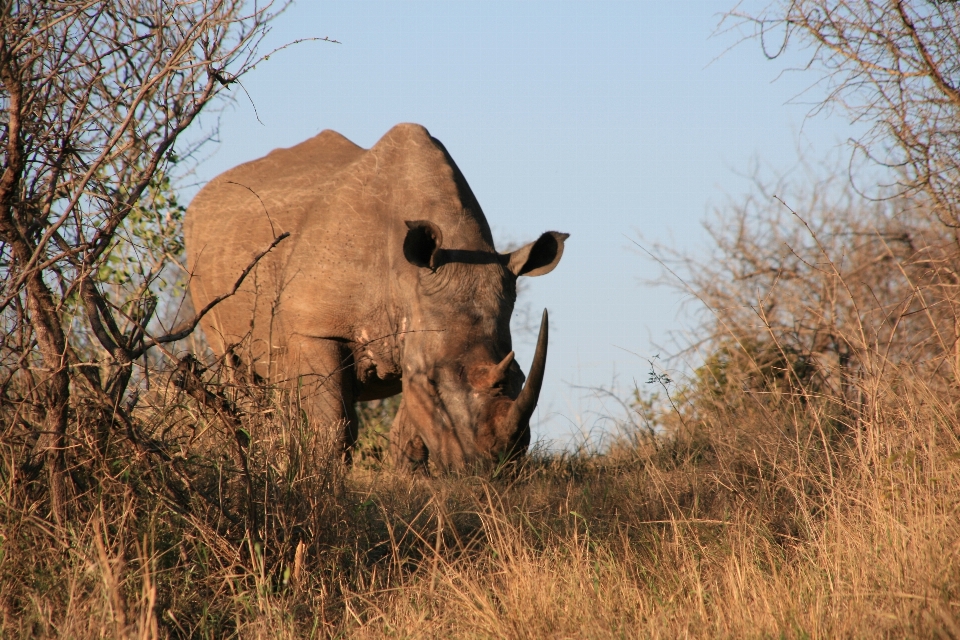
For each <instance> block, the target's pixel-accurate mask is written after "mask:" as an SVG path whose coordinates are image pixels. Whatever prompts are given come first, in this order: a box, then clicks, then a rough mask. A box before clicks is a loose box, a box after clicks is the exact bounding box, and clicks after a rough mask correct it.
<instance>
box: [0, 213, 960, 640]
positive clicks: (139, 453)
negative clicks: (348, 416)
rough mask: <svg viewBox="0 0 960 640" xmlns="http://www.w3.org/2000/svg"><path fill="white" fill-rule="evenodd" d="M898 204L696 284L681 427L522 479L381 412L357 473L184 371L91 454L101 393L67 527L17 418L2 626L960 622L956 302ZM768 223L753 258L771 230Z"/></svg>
mask: <svg viewBox="0 0 960 640" xmlns="http://www.w3.org/2000/svg"><path fill="white" fill-rule="evenodd" d="M776 206H780V205H776ZM764 211H766V212H767V213H769V210H766V209H764ZM778 215H779V214H778ZM790 215H792V214H790ZM885 215H886V214H884V213H883V212H879V213H878V212H874V214H871V216H867V218H865V220H867V222H865V223H864V224H866V225H867V226H868V227H872V228H873V229H874V233H873V235H872V236H870V235H869V234H867V235H866V236H864V238H867V239H868V240H869V242H867V241H866V240H865V241H864V246H861V247H860V249H859V250H858V251H852V250H850V245H849V243H847V244H844V243H843V242H842V237H841V236H837V237H834V236H833V235H831V233H832V232H831V231H830V230H829V229H828V228H826V227H824V226H820V227H816V225H812V224H810V223H809V221H805V220H799V219H796V220H794V223H795V224H797V225H799V230H800V231H801V232H802V233H800V234H799V235H797V236H794V240H795V242H794V243H793V245H792V246H791V247H790V251H789V252H787V253H786V256H787V257H788V258H789V256H796V258H797V260H796V261H794V264H793V265H792V268H793V269H794V270H795V272H796V277H795V278H793V279H792V280H791V282H790V286H789V287H785V288H782V289H777V286H779V285H776V283H774V286H768V287H766V289H764V290H763V296H761V299H760V301H759V302H757V303H756V305H755V306H754V307H750V305H751V304H754V303H752V302H751V301H750V299H749V297H747V298H744V296H745V294H744V291H745V290H750V289H751V287H752V285H753V284H756V283H755V282H748V283H747V284H745V285H741V284H738V282H744V281H742V280H741V281H738V280H736V279H726V280H725V281H724V282H726V283H730V284H729V285H728V284H718V283H717V281H716V280H715V279H714V278H715V277H716V274H715V273H713V272H711V273H707V272H706V271H703V270H702V271H699V272H695V273H694V276H693V277H692V278H691V279H690V280H689V282H691V287H693V289H694V290H695V291H696V292H697V293H698V295H701V296H702V297H703V298H704V300H705V301H706V302H708V303H709V304H710V306H711V308H712V309H713V310H714V312H715V313H716V315H714V316H713V320H711V321H710V322H708V323H707V324H706V325H705V328H704V331H705V332H706V334H705V336H704V337H705V339H706V342H705V343H704V344H706V345H707V357H706V358H705V359H704V361H703V363H702V366H700V367H699V368H697V370H696V371H695V373H694V374H693V375H691V376H689V377H687V378H685V379H684V380H683V381H682V382H679V383H676V382H674V383H668V381H667V379H666V378H664V377H662V376H660V375H659V374H656V372H655V374H656V375H654V376H653V378H652V379H653V380H654V381H655V382H657V381H658V382H660V383H662V384H663V385H664V387H665V389H666V392H667V393H666V395H661V397H660V401H659V402H657V401H651V400H650V399H649V398H646V399H645V400H646V402H645V403H644V402H640V403H638V404H637V407H636V408H637V410H640V411H642V413H643V414H644V418H645V419H647V420H649V421H651V422H650V423H648V424H647V426H646V427H636V428H629V427H627V426H624V428H623V429H622V430H621V433H620V435H619V436H617V437H614V438H613V439H612V440H609V441H608V442H607V444H606V445H605V446H604V447H603V448H602V449H599V450H590V449H589V448H587V447H584V448H583V449H582V450H580V451H579V452H577V453H548V452H544V451H536V450H535V451H534V452H532V454H531V455H530V456H529V458H528V459H527V460H526V461H525V463H524V464H523V465H521V466H520V467H519V468H516V469H503V470H500V471H499V472H498V473H496V474H494V475H493V476H492V477H491V476H484V477H481V476H471V475H463V476H457V477H424V476H408V475H398V474H395V473H394V472H393V471H391V470H390V469H389V468H386V467H384V465H382V464H381V462H380V455H379V454H380V450H381V448H382V447H381V446H380V443H379V442H378V439H379V438H380V437H382V434H380V430H377V429H373V430H371V432H372V433H374V435H373V436H371V437H369V438H367V439H366V440H365V441H364V442H363V443H362V445H361V450H360V452H359V455H357V456H356V463H355V464H354V465H353V466H352V467H351V468H344V467H343V466H342V465H341V464H340V463H339V462H336V461H335V460H336V459H337V456H334V455H331V451H332V449H331V446H332V443H330V442H328V441H326V440H325V439H324V437H323V433H322V432H321V431H317V430H311V429H308V428H307V427H305V425H304V423H303V421H302V420H301V419H300V414H299V412H298V411H297V409H296V402H295V401H293V400H291V399H289V398H284V397H282V396H281V395H280V394H279V393H278V392H277V391H275V390H270V389H262V388H255V387H245V386H244V385H243V384H241V383H238V382H235V383H233V384H226V383H225V382H221V383H219V386H217V387H216V388H218V389H221V390H223V391H224V393H226V394H228V395H230V397H231V398H232V400H233V401H235V402H236V404H237V406H239V407H240V408H241V409H242V410H243V415H244V417H243V430H244V432H245V435H246V436H248V440H249V444H248V445H246V448H245V449H244V448H242V447H241V448H239V449H238V447H237V445H236V443H235V442H236V438H235V435H236V434H235V433H233V432H232V431H230V430H228V429H226V428H225V426H224V425H225V423H224V422H223V421H222V420H220V419H219V418H218V417H217V415H216V414H215V413H213V412H210V411H208V410H205V409H204V408H203V407H202V406H198V405H197V404H195V403H193V401H192V400H191V399H190V398H189V397H187V396H185V395H184V394H183V393H182V392H181V391H180V390H179V389H178V388H177V387H176V385H174V384H166V383H165V382H164V378H163V377H162V376H160V375H159V374H157V375H154V378H153V380H154V382H153V387H152V389H151V391H150V393H149V394H147V395H146V396H144V400H143V401H142V402H141V404H140V406H139V408H138V409H137V410H136V411H135V412H134V415H135V417H136V421H137V425H138V428H139V429H141V430H142V434H140V436H139V437H138V438H132V437H124V434H123V433H122V430H119V429H114V430H113V431H112V432H111V433H112V434H113V435H111V436H109V437H108V438H107V440H108V441H107V442H102V441H98V442H93V441H89V442H88V441H87V439H85V438H86V436H84V434H87V433H99V432H102V431H103V429H100V430H96V429H91V428H90V425H88V424H85V423H84V420H87V419H90V420H93V419H96V420H102V416H101V414H100V413H97V412H93V413H91V414H90V416H92V417H85V415H86V414H85V413H84V411H83V407H82V406H78V407H77V408H76V411H75V413H74V416H73V427H72V438H73V440H72V441H71V442H72V443H73V445H72V447H71V450H70V452H69V455H68V460H69V461H70V464H71V466H70V473H71V478H72V486H74V487H76V490H75V493H74V495H72V496H71V500H70V507H69V515H70V517H69V519H68V520H67V521H66V522H64V523H63V524H62V525H57V524H54V523H53V522H52V521H51V520H50V519H49V518H47V517H45V515H44V513H45V511H44V499H43V494H42V487H41V486H40V485H39V484H38V483H37V482H36V481H35V480H33V479H31V477H30V476H29V474H28V473H26V472H25V471H24V470H23V469H21V468H20V467H19V466H18V464H19V460H22V458H23V451H24V447H26V446H27V444H28V443H27V441H26V439H25V437H24V435H23V434H21V433H19V432H17V431H16V429H15V428H14V427H13V426H9V427H7V428H6V432H5V437H4V438H3V439H2V440H0V456H2V458H0V637H3V638H17V637H38V638H156V637H184V638H187V637H189V638H224V637H237V638H312V637H316V638H324V637H509V638H570V637H587V638H593V637H596V638H601V637H603V638H606V637H650V638H679V637H736V638H740V637H758V638H766V637H777V638H836V637H865V638H866V637H870V638H874V637H896V638H900V637H923V638H929V637H943V638H960V426H958V425H960V422H958V399H960V393H958V391H957V385H956V380H957V375H956V370H955V367H956V366H957V360H956V358H954V354H955V353H956V351H955V349H956V336H955V328H954V326H953V325H951V326H947V325H946V322H945V321H944V320H943V318H946V317H949V313H948V311H949V309H953V308H956V307H955V306H953V303H952V300H951V299H950V298H949V295H952V293H951V291H949V290H947V289H946V288H945V286H946V285H943V283H942V282H940V281H937V280H936V279H933V278H931V277H930V276H929V273H928V274H927V276H925V278H926V279H924V280H923V281H922V282H920V281H918V280H917V278H916V277H912V276H911V274H916V273H917V270H918V269H920V267H916V260H917V256H916V254H910V255H899V256H898V255H893V257H892V258H889V259H886V260H882V259H878V258H877V256H878V255H879V256H880V257H881V258H882V257H883V256H884V255H887V254H884V253H883V251H884V249H883V247H884V246H885V244H886V245H887V246H889V242H886V243H885V242H884V241H878V240H877V237H878V234H881V236H880V237H881V240H882V233H886V232H882V231H877V227H876V225H877V223H878V221H882V220H884V219H887V218H884V216H885ZM791 219H793V218H791ZM851 220H853V221H855V220H856V218H855V217H850V216H848V218H847V226H845V227H844V229H847V230H849V229H850V228H851V227H850V224H851ZM748 222H749V224H746V225H745V226H744V227H743V228H757V229H767V230H769V229H770V226H769V224H768V223H769V220H767V222H766V223H765V222H764V221H763V220H762V219H758V218H754V219H752V220H751V221H748ZM781 222H783V221H781ZM901 222H902V220H901ZM765 224H766V226H764V225H765ZM784 224H786V223H784ZM897 224H900V222H898V223H897ZM827 226H829V225H827ZM743 228H741V229H736V228H733V229H734V231H733V232H732V233H734V234H736V235H737V236H738V237H739V240H738V242H746V243H747V244H746V245H740V249H739V250H741V253H742V252H743V251H745V248H749V247H748V245H749V244H750V242H753V245H752V250H755V251H761V250H763V248H764V247H768V246H769V245H768V244H767V243H766V241H765V240H763V239H764V238H765V237H766V236H764V235H763V234H759V235H755V236H751V235H750V234H745V233H743ZM844 233H846V231H844ZM865 233H866V232H865ZM751 238H753V240H751ZM804 238H805V239H806V240H804ZM831 238H833V240H835V241H836V243H837V246H838V247H839V249H837V247H834V246H833V245H831V244H830V242H831ZM870 238H872V240H870ZM930 245H931V243H929V242H928V243H926V244H925V245H924V246H925V247H927V248H929V246H930ZM870 247H872V248H873V249H872V250H873V253H871V251H870V250H868V249H869V248H870ZM834 250H840V251H843V252H844V253H843V260H840V259H838V256H837V255H835V254H833V253H832V252H833V251H834ZM931 252H932V249H931V250H926V254H925V255H926V256H927V257H929V255H930V253H931ZM735 254H736V251H733V250H730V251H729V253H728V255H735ZM854 256H855V257H856V259H853V257H854ZM770 259H771V260H779V261H780V262H781V264H782V263H783V261H784V255H781V254H777V255H772V257H770ZM910 261H913V262H910ZM908 262H909V264H906V263H908ZM717 264H718V263H716V262H713V263H711V268H712V269H716V268H717V267H716V265H717ZM803 265H808V266H807V267H804V266H803ZM865 265H866V266H865ZM870 265H873V266H870ZM898 265H899V266H898ZM926 268H927V269H928V270H929V268H930V267H929V265H928V266H927V267H926ZM870 269H873V271H871V270H870ZM879 269H887V270H888V271H889V273H891V274H893V275H892V276H889V278H888V279H887V280H883V277H882V276H883V274H882V273H879V272H878V271H877V270H879ZM911 269H914V271H911ZM760 271H762V270H760ZM763 273H764V274H765V275H764V276H763V277H768V276H769V274H767V273H766V272H763ZM941 275H942V274H941ZM894 276H895V277H896V278H897V279H898V280H897V282H898V283H899V284H897V285H896V286H894V285H889V286H888V287H887V289H886V290H885V291H886V293H885V294H884V296H879V295H877V288H876V287H875V286H871V285H870V284H869V283H870V282H872V281H871V278H874V279H880V280H882V281H883V282H887V283H889V281H890V280H891V279H894ZM769 277H772V276H769ZM779 277H780V278H783V270H781V274H780V276H779ZM697 278H702V280H698V279H697ZM708 285H710V286H708ZM711 287H712V288H711ZM738 287H740V288H738ZM831 287H832V288H831ZM898 287H899V289H898ZM897 291H900V293H901V294H903V295H905V296H906V297H904V298H903V300H902V301H901V302H902V304H900V305H899V306H896V305H894V306H893V307H890V306H887V307H884V309H886V312H885V315H883V314H880V315H882V317H881V318H880V320H879V321H878V320H876V318H877V316H878V314H879V312H878V311H877V309H878V307H877V304H879V303H880V302H882V301H883V300H887V299H891V300H892V299H896V292H897ZM824 292H827V293H829V295H824ZM830 292H832V293H830ZM904 292H906V293H905V294H904ZM917 292H920V294H923V295H920V294H918V293H917ZM814 293H816V295H813V294H814ZM918 295H919V296H920V298H921V299H920V301H918ZM777 296H780V297H779V298H778V297H777ZM871 296H872V298H871ZM923 296H926V297H923ZM930 296H934V297H936V296H940V297H939V298H937V299H938V300H940V301H941V303H940V304H939V306H938V307H936V308H935V309H933V310H931V304H929V303H928V302H924V300H929V299H930ZM881 298H882V300H881ZM871 299H873V300H876V301H877V302H873V303H871V302H870V300H871ZM738 300H739V302H737V301H738ZM724 301H726V302H724ZM772 302H776V304H775V305H773V306H775V307H776V314H779V315H777V316H776V321H774V320H773V318H774V315H775V314H774V313H773V311H774V310H773V309H771V308H770V307H771V303H772ZM884 304H885V303H884ZM791 305H793V306H792V307H791ZM831 305H833V306H831ZM748 308H753V309H754V312H753V314H752V315H751V314H750V313H745V312H744V310H745V309H748ZM725 309H726V310H728V311H724V310H725ZM881 310H882V309H881ZM925 310H926V312H927V313H924V311H925ZM897 314H900V315H901V316H903V318H901V319H900V321H899V325H898V326H897V327H893V328H891V327H890V325H891V323H895V321H896V318H897ZM905 314H909V315H905ZM918 317H919V318H921V319H923V318H926V320H925V322H926V323H927V324H926V325H923V324H922V323H921V322H920V321H919V320H917V318H918ZM790 318H794V319H796V318H804V319H805V320H804V322H803V323H800V325H802V326H800V327H799V328H798V327H797V326H792V325H790V323H789V322H788V321H789V319H790ZM891 318H892V319H893V320H891ZM811 319H812V320H811ZM914 323H915V324H916V327H914V326H913V324H914ZM904 327H907V328H908V329H909V331H912V332H913V333H912V335H902V334H901V333H899V332H900V331H902V330H904ZM924 327H926V328H924ZM825 332H827V333H831V335H832V338H831V340H832V342H830V341H827V342H824V341H818V340H820V336H822V335H823V334H824V333H825ZM938 335H939V337H937V336H938ZM936 340H939V342H935V341H936ZM891 345H895V348H894V346H891ZM938 345H939V346H938ZM916 354H923V357H919V356H917V355H916ZM211 384H214V381H212V380H211ZM369 416H372V417H371V419H373V418H377V419H382V418H383V416H380V415H379V414H378V412H377V411H371V412H369ZM377 434H380V435H377ZM150 442H153V443H162V444H163V447H164V451H166V454H167V459H163V458H162V457H159V456H158V455H156V454H155V449H156V447H154V449H151V448H150V447H149V446H146V445H145V444H144V443H150ZM240 458H242V459H240Z"/></svg>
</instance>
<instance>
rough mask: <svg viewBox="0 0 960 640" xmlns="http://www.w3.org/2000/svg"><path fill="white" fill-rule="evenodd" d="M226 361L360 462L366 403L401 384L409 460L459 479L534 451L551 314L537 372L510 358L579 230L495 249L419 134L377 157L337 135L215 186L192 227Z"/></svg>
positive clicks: (403, 461)
mask: <svg viewBox="0 0 960 640" xmlns="http://www.w3.org/2000/svg"><path fill="white" fill-rule="evenodd" d="M283 232H289V233H290V237H289V238H287V239H286V240H284V241H283V242H281V243H280V244H279V245H278V246H277V247H276V248H275V249H274V250H273V251H272V252H270V253H269V254H267V255H266V256H265V257H264V258H263V259H261V260H260V262H258V263H257V265H256V267H255V269H254V270H253V271H252V272H251V273H250V274H249V276H248V277H247V278H246V280H245V281H244V283H243V286H242V287H241V288H240V289H239V290H238V291H237V293H236V294H235V295H233V296H231V297H228V298H226V299H225V300H224V301H223V302H221V303H220V304H219V305H217V306H216V307H214V309H213V310H212V311H211V312H210V313H208V314H207V315H206V316H205V317H204V318H203V320H202V322H201V325H202V327H203V330H204V333H205V334H206V336H207V340H208V342H209V344H210V346H211V348H212V349H213V350H214V352H216V353H217V354H218V355H223V354H225V353H227V352H231V353H232V354H235V355H236V356H238V357H239V358H240V360H242V361H243V362H244V363H245V364H246V365H248V366H250V367H251V368H252V369H253V371H254V372H255V373H256V374H257V375H258V376H260V377H262V378H264V379H266V380H269V381H272V382H275V383H280V384H283V385H286V386H287V388H290V389H294V390H296V391H297V392H298V393H299V395H300V401H301V406H302V407H303V409H304V412H305V414H306V416H307V419H308V421H309V423H310V425H311V428H324V429H335V430H337V431H336V437H337V438H338V439H339V442H340V443H341V445H342V446H343V451H344V455H345V457H346V458H347V459H348V460H349V456H350V450H351V448H352V446H353V445H354V443H355V442H356V439H357V429H358V424H357V414H356V410H355V407H354V403H355V402H357V401H363V400H374V399H379V398H386V397H389V396H392V395H395V394H397V393H400V392H401V391H402V392H403V398H402V401H401V404H400V408H399V411H398V413H397V416H396V418H395V420H394V423H393V425H392V427H391V436H390V441H391V444H390V449H391V457H392V458H393V459H394V461H395V463H396V464H397V465H398V466H400V467H405V468H420V469H425V468H426V464H427V461H428V457H429V459H430V460H432V461H433V463H434V464H435V465H439V468H440V469H441V470H455V469H463V468H465V467H466V466H468V465H477V464H486V463H489V462H491V461H492V462H496V461H498V460H504V459H512V458H514V457H516V456H520V455H522V454H523V453H524V452H525V451H526V449H527V447H528V445H529V442H530V427H529V420H530V416H531V415H532V413H533V410H534V407H535V406H536V403H537V398H538V396H539V393H540V387H541V384H542V382H543V371H544V366H545V362H546V355H547V328H548V322H547V313H546V310H544V313H543V320H542V322H541V327H540V336H539V339H538V342H537V349H536V353H535V356H534V362H533V364H532V366H531V372H530V378H529V380H527V381H526V384H524V374H523V372H522V371H521V369H520V367H519V365H518V364H517V363H516V362H515V361H514V359H513V351H512V344H511V337H510V316H511V314H512V313H513V306H514V302H515V301H516V296H517V291H516V282H517V278H518V277H519V276H521V275H525V276H539V275H543V274H545V273H549V272H550V271H552V270H553V268H554V267H555V266H556V265H557V263H558V262H559V260H560V257H561V255H562V254H563V247H564V240H566V238H567V237H568V234H565V233H559V232H556V231H548V232H546V233H544V234H543V235H541V236H540V238H539V239H538V240H536V241H535V242H532V243H530V244H528V245H526V246H524V247H522V248H520V249H518V250H516V251H514V252H512V253H507V254H501V253H498V252H497V251H496V249H495V248H494V243H493V237H492V235H491V233H490V227H489V225H488V224H487V221H486V219H485V218H484V215H483V212H482V211H481V209H480V205H479V204H478V203H477V200H476V198H475V197H474V195H473V192H472V191H471V190H470V187H469V186H468V184H467V181H466V180H465V179H464V177H463V175H462V174H461V173H460V170H459V169H458V168H457V165H456V164H455V163H454V161H453V159H452V158H451V157H450V155H449V153H447V150H446V149H445V148H444V146H443V145H442V144H441V143H440V142H439V141H438V140H436V139H434V138H432V137H431V136H430V134H429V132H428V131H427V130H426V129H425V128H423V127H422V126H419V125H414V124H400V125H397V126H395V127H394V128H392V129H391V130H390V131H389V132H388V133H387V134H386V135H384V136H383V138H381V139H380V141H379V142H377V144H376V145H374V146H373V147H372V148H371V149H369V150H367V149H362V148H361V147H358V146H357V145H355V144H353V143H352V142H350V141H349V140H347V139H346V138H344V137H343V136H341V135H340V134H338V133H335V132H333V131H323V132H322V133H320V134H319V135H317V136H316V137H314V138H311V139H309V140H307V141H305V142H303V143H301V144H298V145H296V146H294V147H291V148H289V149H277V150H274V151H273V152H271V153H270V154H268V155H267V156H265V157H263V158H260V159H259V160H254V161H252V162H248V163H246V164H242V165H240V166H238V167H236V168H234V169H231V170H230V171H227V172H226V173H224V174H222V175H220V176H218V177H217V178H215V179H214V180H212V181H211V182H210V183H209V184H207V185H206V186H205V187H204V188H203V189H202V190H201V191H200V193H199V194H197V196H196V197H195V198H194V200H193V202H192V203H191V204H190V207H189V210H188V212H187V217H186V223H185V240H186V247H187V256H188V269H189V271H190V273H191V274H192V277H191V280H190V292H191V296H192V298H193V302H194V305H195V307H196V308H197V309H200V308H203V307H204V306H205V305H206V304H207V303H208V302H210V301H211V300H212V299H214V298H215V297H217V296H219V295H222V294H225V293H229V292H230V291H231V290H232V289H233V287H234V284H235V283H236V281H237V278H238V276H239V275H240V274H241V272H242V271H243V270H244V269H245V268H246V267H247V266H248V265H250V264H251V262H252V260H253V258H254V256H256V255H257V254H258V253H259V252H262V251H263V250H264V249H265V248H266V247H268V246H269V245H270V243H271V242H272V241H273V240H274V239H275V238H276V237H277V236H279V235H280V234H281V233H283Z"/></svg>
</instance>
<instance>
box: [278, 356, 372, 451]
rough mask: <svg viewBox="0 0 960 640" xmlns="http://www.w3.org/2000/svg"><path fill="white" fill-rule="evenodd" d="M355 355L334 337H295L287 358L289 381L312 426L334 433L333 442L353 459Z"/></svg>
mask: <svg viewBox="0 0 960 640" xmlns="http://www.w3.org/2000/svg"><path fill="white" fill-rule="evenodd" d="M352 362H353V361H352V355H351V354H350V352H349V350H348V349H346V348H345V347H344V345H342V344H340V343H339V342H335V341H333V340H321V339H316V338H301V339H298V340H292V341H291V345H290V350H289V353H288V354H287V358H286V373H287V379H288V383H290V384H291V385H293V388H294V391H295V393H296V394H297V399H298V401H299V403H300V406H301V408H302V409H303V411H304V413H305V414H306V417H307V422H308V424H309V425H310V427H311V429H317V430H320V431H321V432H322V433H324V434H326V435H332V436H333V438H334V442H333V443H332V444H333V445H334V446H335V447H336V448H337V449H338V450H339V451H341V453H342V455H343V459H344V462H346V463H347V464H350V462H351V461H352V453H353V446H354V445H355V444H356V442H357V433H358V428H359V421H358V418H357V411H356V407H355V406H354V403H355V401H356V398H355V397H354V386H355V385H354V372H353V365H352Z"/></svg>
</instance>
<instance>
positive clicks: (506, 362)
mask: <svg viewBox="0 0 960 640" xmlns="http://www.w3.org/2000/svg"><path fill="white" fill-rule="evenodd" d="M513 356H514V353H513V351H511V352H510V353H508V354H507V355H506V357H504V359H503V360H501V361H500V364H498V365H497V366H495V367H494V368H493V369H491V370H490V373H489V375H488V377H487V380H489V383H490V386H491V387H492V386H494V385H495V384H497V383H498V382H500V381H501V380H503V378H504V376H506V375H507V369H508V368H509V367H510V363H511V362H513Z"/></svg>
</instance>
